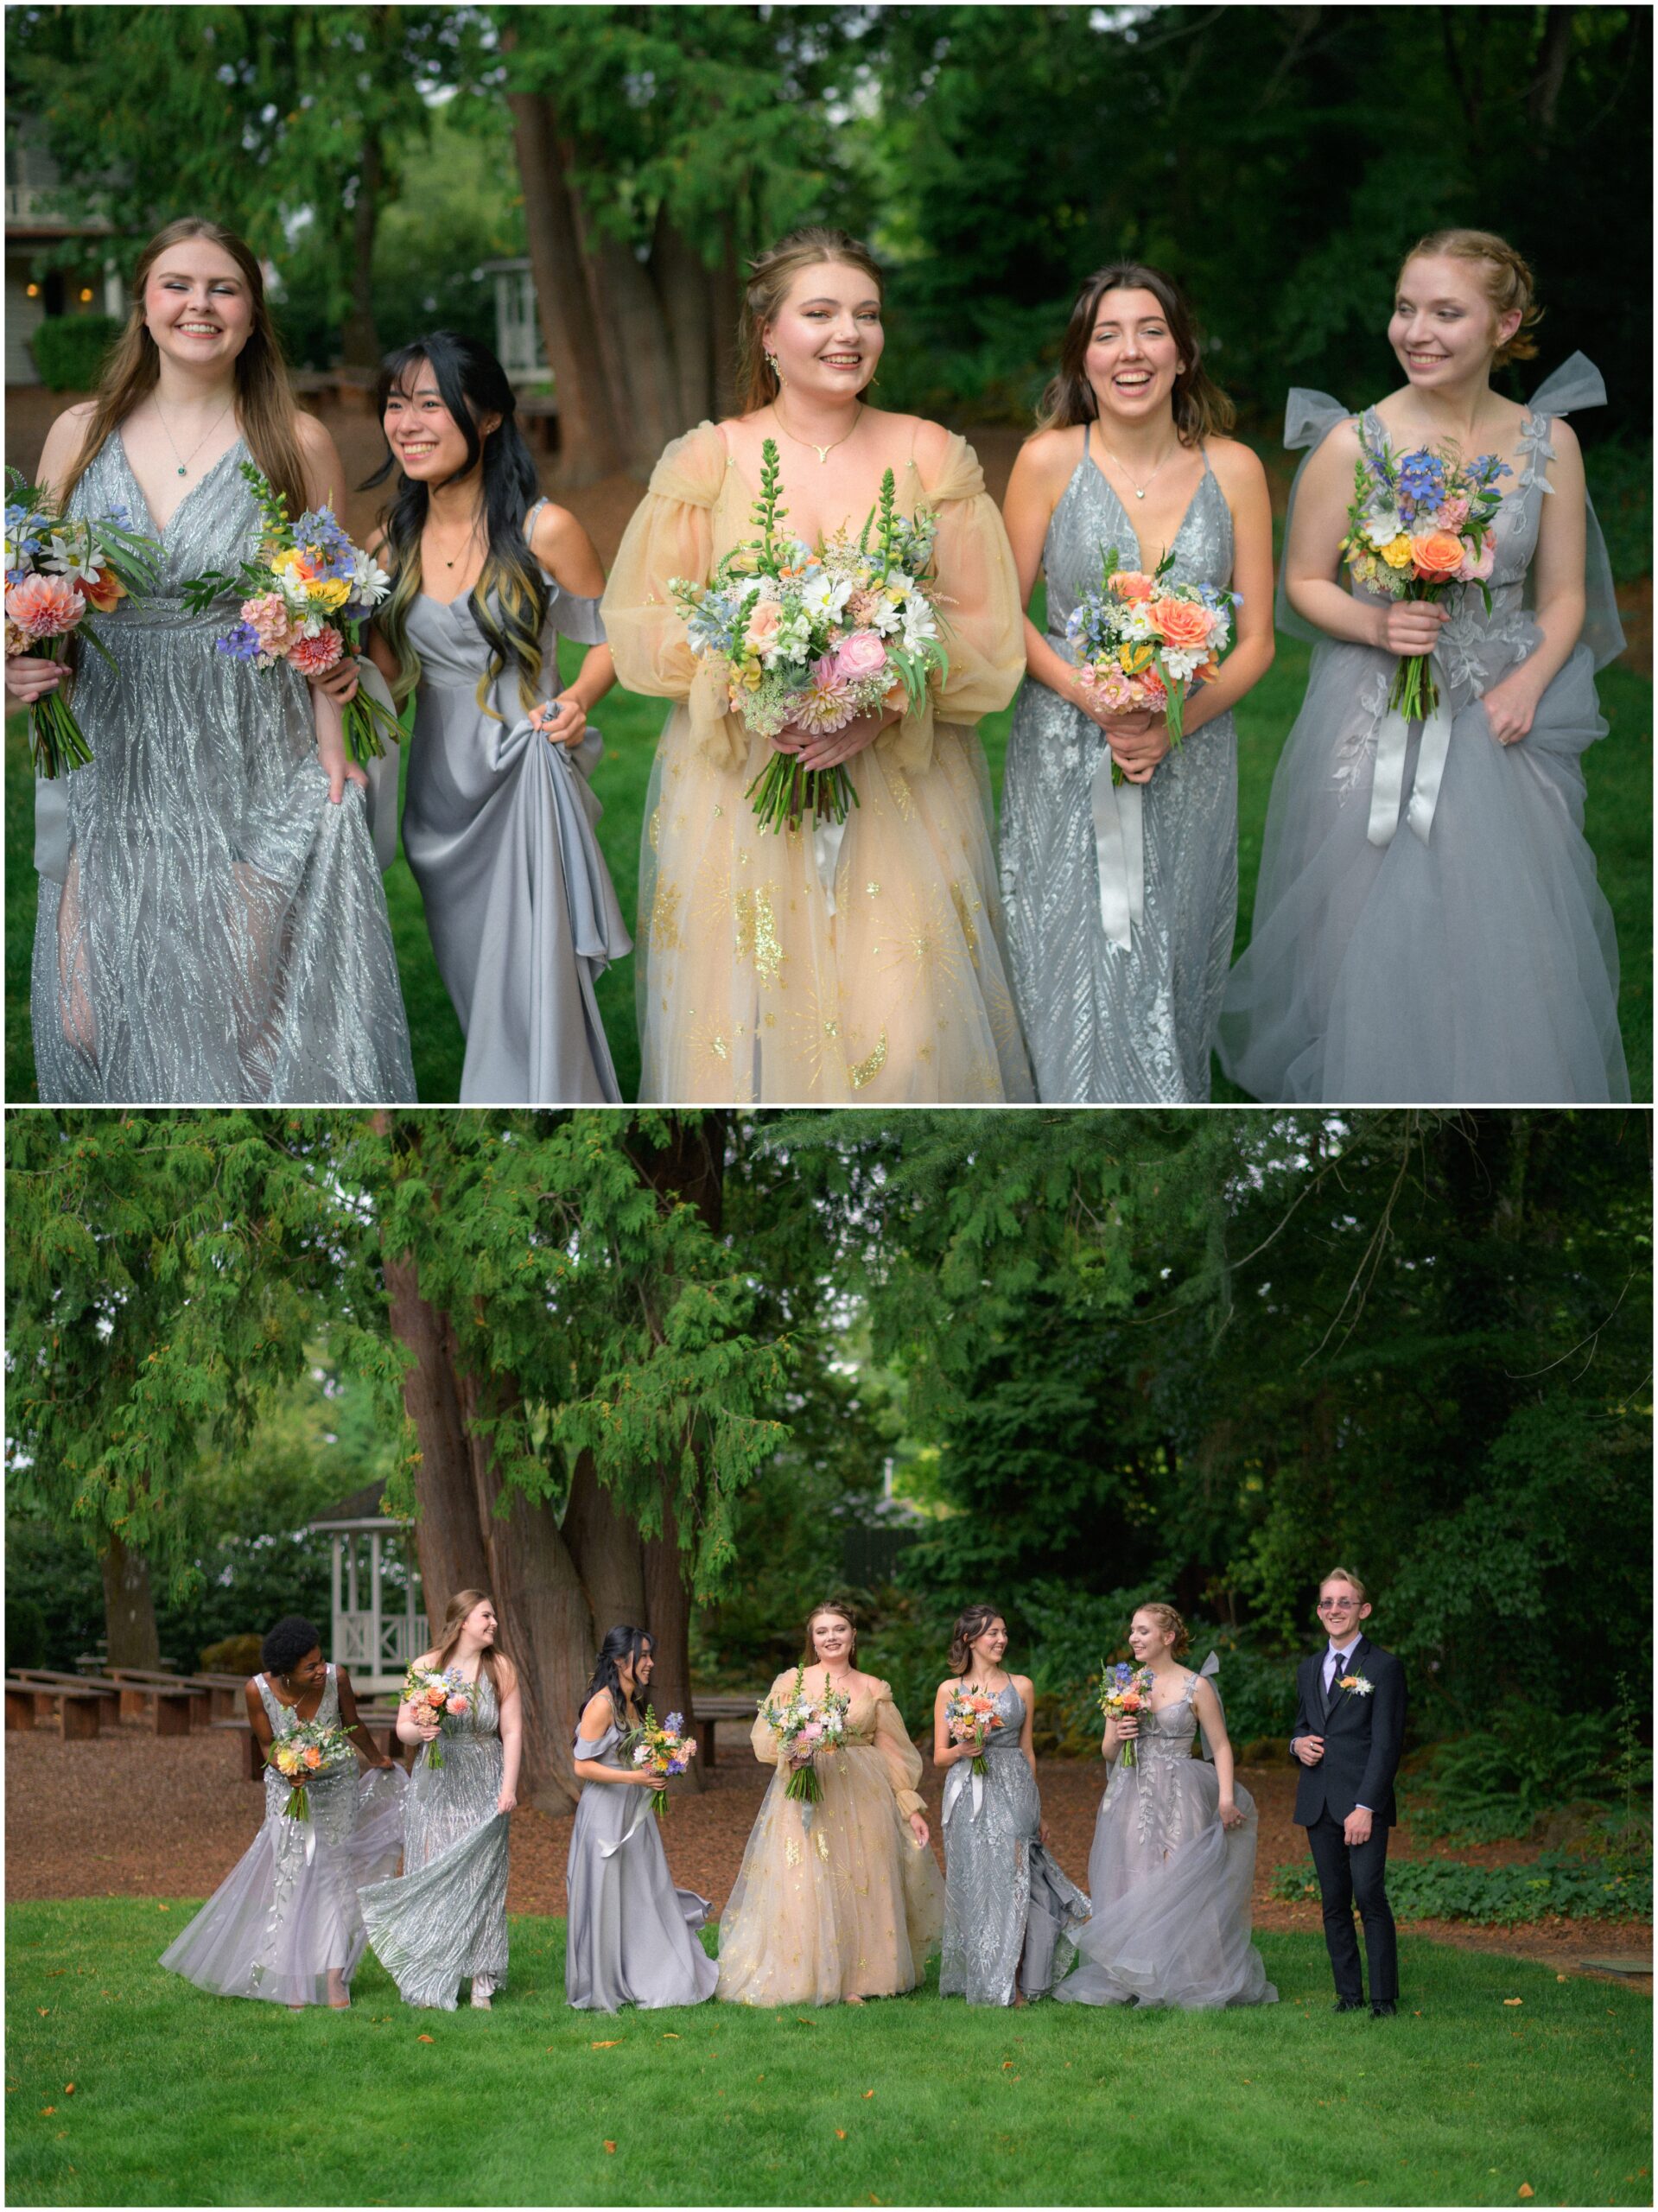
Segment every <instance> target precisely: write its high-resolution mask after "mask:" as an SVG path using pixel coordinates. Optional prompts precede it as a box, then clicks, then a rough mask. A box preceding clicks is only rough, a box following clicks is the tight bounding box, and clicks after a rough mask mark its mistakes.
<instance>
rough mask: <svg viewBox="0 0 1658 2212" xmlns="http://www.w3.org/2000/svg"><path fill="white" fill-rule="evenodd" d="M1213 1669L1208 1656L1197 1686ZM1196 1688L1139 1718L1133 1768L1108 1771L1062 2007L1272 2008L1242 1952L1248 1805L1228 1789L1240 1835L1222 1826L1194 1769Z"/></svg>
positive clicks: (1212, 1797)
mask: <svg viewBox="0 0 1658 2212" xmlns="http://www.w3.org/2000/svg"><path fill="white" fill-rule="evenodd" d="M1215 1663H1216V1662H1215V1660H1214V1658H1213V1656H1212V1655H1211V1656H1210V1659H1209V1660H1208V1661H1207V1662H1205V1665H1204V1674H1205V1675H1207V1674H1210V1673H1212V1672H1213V1671H1214V1669H1215ZM1197 1679H1198V1678H1197V1675H1191V1676H1190V1677H1189V1678H1188V1680H1187V1682H1186V1686H1185V1692H1184V1694H1182V1695H1181V1696H1180V1697H1179V1698H1178V1700H1176V1701H1175V1703H1174V1704H1172V1705H1169V1706H1166V1707H1164V1708H1163V1709H1162V1711H1161V1712H1159V1713H1142V1714H1141V1715H1140V1734H1139V1737H1138V1738H1137V1739H1136V1743H1135V1764H1134V1765H1133V1766H1125V1765H1124V1764H1123V1762H1122V1758H1121V1753H1119V1755H1118V1757H1117V1759H1116V1762H1115V1764H1114V1765H1113V1767H1112V1770H1111V1778H1110V1780H1109V1783H1107V1784H1106V1791H1105V1796H1104V1798H1103V1800H1102V1802H1101V1805H1100V1812H1099V1818H1098V1820H1097V1821H1096V1824H1095V1828H1094V1848H1093V1850H1092V1851H1091V1852H1090V1853H1089V1859H1088V1888H1089V1897H1090V1898H1091V1900H1092V1902H1093V1906H1094V1913H1093V1917H1092V1918H1091V1919H1090V1920H1089V1922H1088V1923H1087V1925H1086V1926H1085V1927H1083V1928H1079V1929H1077V1930H1076V1931H1075V1932H1074V1935H1073V1937H1072V1940H1073V1941H1074V1942H1075V1943H1076V1946H1077V1950H1078V1951H1079V1952H1080V1953H1081V1958H1080V1959H1079V1961H1078V1962H1077V1970H1076V1972H1075V1973H1074V1974H1071V1975H1070V1976H1069V1977H1068V1979H1067V1980H1064V1981H1062V1982H1061V1983H1060V1984H1059V1986H1058V1988H1057V1989H1056V1990H1055V1992H1054V1995H1055V1996H1056V1997H1058V1999H1060V2000H1061V2001H1062V2002H1063V2003H1064V2004H1067V2005H1128V2004H1131V2003H1136V2002H1137V2003H1139V2004H1141V2005H1171V2006H1174V2007H1176V2008H1178V2010H1180V2011H1183V2012H1198V2011H1203V2010H1206V2009H1208V2008H1210V2007H1212V2006H1217V2005H1275V2004H1276V2003H1277V2002H1278V1992H1277V1990H1276V1989H1274V1986H1273V1985H1272V1983H1271V1982H1269V1981H1268V1980H1267V1969H1266V1967H1265V1965H1264V1963H1263V1962H1262V1960H1261V1954H1260V1952H1259V1951H1258V1950H1257V1949H1256V1948H1255V1945H1254V1943H1253V1942H1251V1941H1250V1892H1251V1890H1252V1888H1253V1885H1254V1882H1255V1831H1256V1825H1257V1823H1256V1816H1255V1800H1254V1799H1253V1798H1252V1797H1251V1796H1250V1795H1249V1793H1248V1790H1247V1789H1241V1788H1235V1789H1234V1791H1233V1796H1234V1797H1235V1799H1236V1803H1237V1808H1238V1810H1239V1811H1240V1812H1241V1813H1242V1815H1243V1826H1242V1827H1239V1828H1232V1829H1226V1828H1223V1827H1222V1826H1221V1823H1220V1818H1219V1815H1218V1812H1217V1807H1218V1805H1219V1803H1220V1783H1219V1781H1218V1779H1217V1777H1216V1773H1215V1770H1214V1768H1213V1767H1212V1766H1211V1765H1210V1764H1209V1763H1208V1761H1207V1760H1206V1759H1197V1758H1193V1757H1192V1742H1193V1738H1194V1737H1195V1736H1196V1733H1197V1715H1196V1713H1194V1712H1193V1711H1192V1705H1191V1700H1192V1693H1193V1692H1194V1691H1195V1690H1196V1688H1197Z"/></svg>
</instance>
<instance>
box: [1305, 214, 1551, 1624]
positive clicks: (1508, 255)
mask: <svg viewBox="0 0 1658 2212" xmlns="http://www.w3.org/2000/svg"><path fill="white" fill-rule="evenodd" d="M1420 253H1445V254H1449V255H1450V257H1451V258H1452V260H1453V261H1475V262H1477V263H1478V264H1479V267H1480V282H1481V283H1482V285H1483V289H1484V292H1485V296H1486V298H1487V299H1488V300H1489V301H1490V303H1491V312H1492V314H1493V315H1512V314H1513V313H1514V311H1515V308H1518V309H1519V310H1520V327H1519V329H1518V330H1516V331H1515V334H1514V336H1513V337H1512V338H1511V339H1509V342H1508V344H1507V345H1506V346H1498V347H1497V349H1496V353H1495V354H1494V355H1493V356H1492V359H1491V366H1492V367H1493V368H1494V369H1500V368H1501V367H1502V364H1503V363H1504V362H1505V361H1531V360H1534V359H1536V357H1537V346H1536V341H1535V340H1534V339H1533V337H1532V335H1531V334H1532V332H1533V331H1534V329H1535V328H1536V327H1537V325H1538V324H1539V323H1540V321H1542V319H1543V310H1542V309H1541V308H1540V307H1538V306H1537V305H1536V304H1535V302H1536V295H1537V280H1536V278H1535V277H1534V276H1533V275H1532V273H1531V268H1530V264H1528V262H1527V260H1526V258H1525V257H1524V255H1523V254H1519V253H1516V252H1515V250H1514V248H1513V247H1512V246H1511V245H1509V241H1508V240H1507V238H1498V236H1497V235H1496V232H1495V231H1457V230H1452V231H1430V232H1428V234H1427V236H1426V238H1418V239H1417V241H1416V243H1415V245H1413V247H1412V248H1411V250H1410V251H1409V252H1408V253H1407V255H1406V256H1405V258H1404V260H1403V261H1401V263H1400V264H1399V277H1402V276H1403V275H1404V273H1405V269H1406V265H1407V263H1409V262H1413V261H1414V260H1415V258H1416V257H1417V255H1418V254H1420ZM1399 277H1394V290H1395V291H1396V290H1397V289H1398V287H1399ZM1329 1579H1330V1578H1329V1576H1328V1575H1326V1576H1325V1578H1324V1580H1326V1581H1328V1580H1329ZM1361 1594H1362V1593H1361Z"/></svg>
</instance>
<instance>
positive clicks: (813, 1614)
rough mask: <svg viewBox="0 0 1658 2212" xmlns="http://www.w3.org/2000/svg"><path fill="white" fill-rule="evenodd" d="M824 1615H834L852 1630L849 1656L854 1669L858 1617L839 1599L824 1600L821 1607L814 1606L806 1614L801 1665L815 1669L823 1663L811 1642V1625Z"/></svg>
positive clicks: (856, 1656) (856, 1653) (856, 1659)
mask: <svg viewBox="0 0 1658 2212" xmlns="http://www.w3.org/2000/svg"><path fill="white" fill-rule="evenodd" d="M824 1613H833V1614H835V1617H836V1618H838V1619H840V1620H843V1621H844V1622H845V1623H846V1624H847V1626H848V1628H849V1629H850V1630H852V1650H851V1653H850V1655H849V1656H850V1658H851V1662H852V1664H853V1665H854V1667H855V1666H856V1665H857V1663H858V1616H857V1614H856V1613H855V1612H854V1611H853V1610H852V1607H851V1606H850V1605H848V1604H847V1603H846V1602H845V1600H844V1599H840V1598H826V1599H824V1600H823V1604H822V1605H814V1606H813V1607H812V1609H811V1611H810V1612H809V1613H808V1614H807V1616H806V1656H805V1657H804V1659H803V1660H802V1661H801V1662H800V1663H801V1665H802V1666H803V1667H816V1666H820V1665H821V1664H822V1663H823V1662H822V1661H821V1660H820V1659H819V1658H818V1656H817V1646H816V1644H815V1643H813V1642H812V1623H813V1622H814V1621H815V1620H816V1619H817V1618H819V1617H820V1616H821V1615H822V1614H824Z"/></svg>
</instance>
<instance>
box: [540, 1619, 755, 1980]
mask: <svg viewBox="0 0 1658 2212" xmlns="http://www.w3.org/2000/svg"><path fill="white" fill-rule="evenodd" d="M652 1663H653V1662H652V1657H651V1638H650V1637H648V1636H647V1635H645V1633H644V1631H643V1630H640V1629H637V1628H613V1629H612V1630H610V1631H609V1633H608V1634H607V1637H605V1640H604V1643H602V1644H601V1645H600V1650H599V1660H598V1664H597V1666H596V1667H595V1668H594V1674H593V1680H592V1681H591V1682H590V1683H589V1684H588V1696H587V1700H586V1702H585V1704H584V1705H583V1707H582V1712H581V1726H580V1727H579V1728H578V1729H577V1731H576V1738H575V1771H576V1774H577V1777H579V1779H580V1780H581V1785H582V1788H581V1803H580V1804H579V1805H578V1806H577V1807H576V1808H575V1827H574V1828H573V1829H572V1830H571V1833H570V1856H569V1868H568V1871H567V1874H566V1879H565V1894H566V1897H567V1898H568V1900H569V1904H568V1912H569V1917H568V1920H567V1923H566V1935H565V1949H564V1994H565V1998H566V2000H567V2001H568V2002H569V2004H571V2005H575V2007H576V2008H577V2010H578V2011H581V2012H619V2010H620V2008H621V2007H622V2006H623V2005H638V2006H639V2007H640V2008H641V2009H642V2010H644V2011H647V2012H653V2011H656V2010H657V2009H658V2008H660V2007H661V2006H663V2005H702V2004H704V2003H706V2002H707V2000H708V1999H709V1998H710V1997H712V1996H713V1994H714V1986H715V1982H716V1981H717V1980H719V1976H720V1969H719V1967H718V1966H717V1965H716V1963H715V1961H714V1960H712V1959H711V1958H709V1956H708V1954H707V1952H706V1951H705V1950H704V1949H703V1948H702V1944H701V1943H700V1942H698V1941H697V1939H696V1930H697V1929H699V1928H701V1927H702V1926H703V1924H704V1923H706V1921H707V1919H708V1914H709V1912H710V1911H711V1910H713V1908H712V1906H711V1905H710V1904H709V1903H708V1898H707V1897H698V1896H697V1895H696V1891H693V1890H680V1889H676V1888H675V1886H674V1883H673V1878H672V1876H671V1875H670V1873H669V1872H668V1860H667V1856H666V1854H665V1853H664V1851H663V1848H662V1837H661V1835H660V1834H659V1833H658V1832H657V1820H656V1815H655V1813H654V1811H653V1810H652V1809H651V1791H652V1789H654V1788H655V1787H656V1782H655V1777H653V1776H651V1775H649V1774H641V1773H640V1772H639V1770H638V1768H636V1767H633V1766H631V1765H629V1764H626V1760H625V1756H624V1751H625V1745H626V1738H627V1736H628V1733H629V1732H630V1730H632V1729H633V1728H637V1727H638V1726H640V1725H641V1723H642V1722H643V1720H644V1719H645V1711H644V1705H643V1699H644V1694H645V1686H646V1684H647V1683H648V1682H649V1681H650V1679H651V1666H652Z"/></svg>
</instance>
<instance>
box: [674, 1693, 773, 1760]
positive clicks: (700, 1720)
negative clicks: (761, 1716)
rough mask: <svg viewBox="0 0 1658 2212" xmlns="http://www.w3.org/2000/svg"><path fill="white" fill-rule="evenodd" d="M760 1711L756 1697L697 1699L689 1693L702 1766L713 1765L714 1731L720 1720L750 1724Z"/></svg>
mask: <svg viewBox="0 0 1658 2212" xmlns="http://www.w3.org/2000/svg"><path fill="white" fill-rule="evenodd" d="M759 1709H760V1701H759V1698H757V1697H716V1696H713V1695H709V1696H708V1697H699V1696H698V1695H697V1694H696V1691H695V1690H693V1691H692V1692H691V1712H692V1715H693V1717H694V1720H695V1726H696V1746H697V1757H698V1758H700V1759H701V1760H702V1764H703V1765H704V1766H708V1767H711V1766H712V1765H713V1764H714V1731H715V1724H716V1723H717V1722H719V1721H721V1720H741V1721H745V1722H747V1723H750V1724H752V1723H753V1719H754V1716H755V1714H756V1713H758V1712H759Z"/></svg>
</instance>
